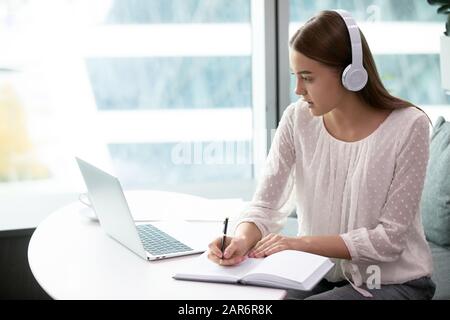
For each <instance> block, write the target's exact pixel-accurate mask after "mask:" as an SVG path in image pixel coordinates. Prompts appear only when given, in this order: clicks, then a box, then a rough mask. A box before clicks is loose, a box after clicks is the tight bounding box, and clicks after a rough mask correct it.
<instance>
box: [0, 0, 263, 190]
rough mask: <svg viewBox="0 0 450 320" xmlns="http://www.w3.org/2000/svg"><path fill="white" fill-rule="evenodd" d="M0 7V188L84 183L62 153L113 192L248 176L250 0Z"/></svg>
mask: <svg viewBox="0 0 450 320" xmlns="http://www.w3.org/2000/svg"><path fill="white" fill-rule="evenodd" d="M0 6H1V10H0V12H2V14H1V15H0V24H1V26H2V28H1V29H0V40H1V42H2V44H3V46H2V47H3V48H7V50H6V52H3V53H2V56H1V58H0V76H1V77H0V114H1V115H2V117H1V119H2V120H1V121H2V125H1V126H0V141H1V146H0V148H1V150H0V151H1V152H0V187H1V188H2V189H1V190H6V191H8V190H14V191H19V192H23V191H24V190H25V189H27V188H28V190H30V192H35V191H38V192H44V191H45V190H46V191H48V192H49V193H55V192H60V191H61V190H66V191H74V189H75V190H78V189H84V184H83V183H82V180H81V176H80V173H79V171H78V168H77V166H76V162H75V161H74V156H79V157H82V158H85V159H86V160H88V161H91V162H93V163H94V164H96V165H98V166H100V167H102V168H104V169H106V170H107V171H110V172H112V173H114V174H115V175H117V176H118V177H119V178H120V180H121V182H122V185H123V187H124V189H159V190H174V191H179V190H181V191H193V190H194V192H195V193H197V194H205V195H208V194H210V192H211V190H210V188H211V186H214V188H217V189H218V190H217V193H220V194H221V196H222V197H227V196H230V195H234V196H235V194H233V192H236V190H233V188H230V187H227V183H230V184H233V183H234V184H237V185H242V184H243V183H248V185H251V183H252V181H253V179H254V173H253V171H254V159H253V146H254V139H253V124H254V111H255V110H254V108H253V102H252V90H253V86H252V26H251V1H250V0H226V1H225V0H126V1H125V0H99V1H95V2H92V1H87V0H77V1H69V0H58V1H56V0H53V1H52V0H29V1H17V0H15V1H3V2H1V3H0ZM75 185H76V186H77V187H76V188H75V187H74V186H75ZM77 188H78V189H77ZM219 189H220V190H219Z"/></svg>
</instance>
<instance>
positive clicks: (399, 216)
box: [341, 116, 429, 263]
mask: <svg viewBox="0 0 450 320" xmlns="http://www.w3.org/2000/svg"><path fill="white" fill-rule="evenodd" d="M406 133H407V134H406V135H405V136H406V138H405V139H404V140H403V139H402V141H405V142H403V143H400V144H402V145H400V150H399V151H397V161H396V166H395V171H394V177H393V180H392V183H391V186H390V189H389V193H388V197H387V201H386V203H385V205H384V207H383V209H382V212H381V215H380V218H379V219H378V225H377V226H376V227H375V228H374V229H370V230H368V229H367V228H359V229H355V230H352V231H349V232H348V233H345V234H342V235H341V237H342V239H343V240H344V242H345V244H346V245H347V248H348V250H349V252H350V255H351V258H352V261H354V262H358V261H362V262H369V263H373V262H389V261H395V260H397V259H398V258H399V257H400V255H401V254H402V252H403V250H404V248H405V241H406V234H407V232H408V230H409V227H410V226H411V224H412V222H413V221H414V220H415V219H416V218H417V215H419V214H420V199H421V195H422V189H423V185H424V180H425V175H426V168H427V164H428V155H429V124H428V118H427V117H425V116H421V117H420V118H418V119H417V120H415V122H414V124H413V125H412V127H411V129H410V130H409V131H408V132H406Z"/></svg>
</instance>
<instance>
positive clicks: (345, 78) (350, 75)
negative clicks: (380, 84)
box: [334, 10, 369, 92]
mask: <svg viewBox="0 0 450 320" xmlns="http://www.w3.org/2000/svg"><path fill="white" fill-rule="evenodd" d="M334 11H336V12H337V13H338V14H339V15H340V16H341V17H342V19H343V20H344V22H345V25H346V26H347V29H348V33H349V34H350V42H351V45H352V63H351V64H350V65H349V66H347V67H346V68H345V69H344V72H343V73H342V84H343V85H344V87H345V88H346V89H347V90H350V91H355V92H356V91H360V90H362V89H363V88H364V87H365V86H366V84H367V81H368V78H369V76H368V75H367V71H366V69H364V66H363V50H362V43H361V35H360V34H359V29H358V26H357V25H356V22H355V19H353V17H352V15H351V14H350V13H349V12H347V11H345V10H334Z"/></svg>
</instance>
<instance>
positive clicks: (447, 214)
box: [281, 117, 450, 300]
mask: <svg viewBox="0 0 450 320" xmlns="http://www.w3.org/2000/svg"><path fill="white" fill-rule="evenodd" d="M420 206H421V215H422V223H423V227H424V231H425V236H426V239H427V241H428V244H429V246H430V249H431V254H432V257H433V269H434V270H433V275H432V279H433V281H434V283H435V284H436V292H435V294H434V297H433V300H450V122H447V121H445V119H444V118H443V117H439V118H438V120H437V121H436V123H435V124H434V126H433V130H432V134H431V142H430V158H429V163H428V167H427V174H426V178H425V183H424V188H423V192H422V199H421V204H420ZM297 230H298V228H297V218H296V216H295V213H293V214H292V215H291V216H289V217H288V221H287V223H286V225H285V227H284V229H283V230H282V231H281V233H282V234H284V235H287V236H295V235H296V234H297Z"/></svg>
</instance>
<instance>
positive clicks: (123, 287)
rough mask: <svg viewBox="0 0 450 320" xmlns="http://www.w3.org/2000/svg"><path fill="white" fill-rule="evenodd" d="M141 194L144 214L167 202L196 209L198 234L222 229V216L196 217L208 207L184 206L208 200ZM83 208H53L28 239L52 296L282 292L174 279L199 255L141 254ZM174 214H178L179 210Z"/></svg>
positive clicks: (267, 295) (231, 296)
mask: <svg viewBox="0 0 450 320" xmlns="http://www.w3.org/2000/svg"><path fill="white" fill-rule="evenodd" d="M141 196H142V197H143V198H145V199H148V202H147V203H148V205H147V206H146V207H147V209H148V212H149V216H148V217H149V219H148V220H158V219H154V218H155V217H156V216H158V215H161V212H166V211H167V210H166V209H167V208H168V207H169V208H170V209H171V210H177V209H180V211H179V212H185V213H186V212H194V211H195V215H194V216H189V215H186V216H185V218H187V220H196V221H195V223H194V224H195V228H198V232H199V234H202V236H205V235H206V236H207V237H208V238H210V239H213V238H214V237H217V236H218V235H220V233H221V229H222V221H221V217H218V218H216V221H214V219H212V218H211V216H208V217H209V219H207V220H206V221H199V220H200V219H199V218H201V217H202V216H205V214H207V212H199V211H198V210H195V208H192V207H189V208H187V206H192V205H198V208H202V209H204V210H211V207H210V204H211V203H209V202H208V201H209V200H206V199H205V201H204V204H203V205H199V203H200V202H201V198H198V197H191V196H187V195H180V194H176V193H174V194H171V193H158V192H156V193H155V192H146V193H141ZM155 196H158V197H159V198H158V200H155V199H156V198H155ZM128 197H129V196H128V195H127V199H128ZM164 197H165V199H164V200H165V201H162V202H161V201H160V200H161V199H162V198H164ZM152 199H153V200H152ZM169 200H171V202H170V204H167V201H169ZM164 202H165V203H166V204H167V205H166V206H165V207H164V206H163V205H162V204H163V203H164ZM206 202H208V205H206V204H205V203H206ZM158 203H159V205H158ZM141 209H142V208H141ZM183 209H184V210H183ZM83 210H86V208H85V207H84V205H82V204H80V203H78V202H77V203H72V204H70V205H68V206H65V207H63V208H61V209H59V210H57V211H56V212H54V213H52V214H50V215H49V216H48V217H47V218H46V219H45V220H44V221H43V222H42V223H40V224H39V226H38V227H37V229H36V230H35V232H34V233H33V236H32V237H31V240H30V244H29V247H28V261H29V264H30V267H31V270H32V272H33V275H34V277H35V278H36V280H37V281H38V283H39V284H40V285H41V286H42V288H43V289H44V290H45V291H46V292H47V293H48V294H49V295H50V296H51V297H52V298H54V299H157V300H159V299H161V300H185V299H195V300H196V299H200V300H216V299H217V300H236V299H251V300H253V299H269V300H270V299H281V298H283V297H284V295H285V291H284V290H279V289H271V288H262V287H252V286H242V285H228V284H218V283H205V282H192V281H180V280H174V279H173V278H172V276H173V275H174V274H175V273H176V272H181V271H182V270H183V264H184V263H185V262H187V261H190V260H191V259H195V258H197V257H198V256H199V255H193V256H185V257H178V258H171V259H166V260H160V261H152V262H149V261H146V260H143V259H142V258H140V257H139V256H137V255H136V254H134V253H133V252H131V251H130V250H128V249H127V248H125V247H124V246H122V245H121V244H119V243H118V242H116V241H115V240H113V239H112V238H110V237H109V236H107V235H106V233H105V232H104V231H103V230H102V229H101V228H100V225H99V223H98V222H96V221H94V220H91V219H89V218H88V217H86V216H85V215H84V214H83V213H82V212H83ZM164 210H166V211H164ZM144 211H145V210H144V209H142V212H144ZM152 212H153V213H155V215H154V216H152ZM173 216H174V217H176V218H180V217H181V216H182V214H180V215H177V214H175V215H173ZM140 218H141V219H140V220H142V219H144V218H145V217H144V215H142V216H140ZM229 230H231V229H229ZM206 245H207V243H205V248H206Z"/></svg>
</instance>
